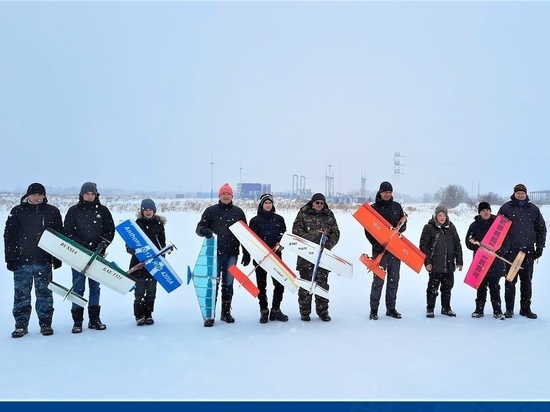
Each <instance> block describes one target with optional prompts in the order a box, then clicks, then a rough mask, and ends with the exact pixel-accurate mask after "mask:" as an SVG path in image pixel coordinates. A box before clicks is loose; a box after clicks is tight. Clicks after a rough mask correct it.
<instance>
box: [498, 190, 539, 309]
mask: <svg viewBox="0 0 550 412" xmlns="http://www.w3.org/2000/svg"><path fill="white" fill-rule="evenodd" d="M498 214H499V215H503V216H505V217H507V218H508V219H510V220H511V221H512V225H511V226H510V230H509V231H508V239H510V247H509V250H508V252H507V254H506V258H507V260H509V261H513V260H514V258H515V257H516V255H517V254H518V252H519V251H522V252H524V253H525V259H524V260H523V263H522V264H521V266H522V269H520V270H519V272H518V275H517V276H516V277H515V278H514V280H513V281H512V282H509V281H506V282H505V283H504V301H505V303H506V312H504V316H506V317H507V318H512V317H514V304H515V299H516V283H517V282H518V278H519V281H520V288H519V292H520V309H519V314H520V315H521V316H525V317H527V318H529V319H536V318H537V314H536V313H533V311H532V310H531V297H532V295H533V269H534V263H535V260H537V259H538V258H540V257H541V256H542V251H543V250H544V247H545V246H546V223H545V222H544V218H543V217H542V213H541V212H540V209H539V208H538V207H537V206H535V205H534V204H533V203H531V202H530V201H529V196H527V187H526V186H525V185H524V184H522V183H519V184H517V185H515V186H514V194H513V195H512V196H510V200H509V201H508V202H506V203H504V204H503V205H502V206H501V207H500V209H499V211H498Z"/></svg>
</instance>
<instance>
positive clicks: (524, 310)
mask: <svg viewBox="0 0 550 412" xmlns="http://www.w3.org/2000/svg"><path fill="white" fill-rule="evenodd" d="M519 314H520V316H525V317H526V318H529V319H536V318H537V314H536V313H533V312H531V302H528V301H522V302H521V307H520V310H519Z"/></svg>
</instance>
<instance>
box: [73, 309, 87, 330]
mask: <svg viewBox="0 0 550 412" xmlns="http://www.w3.org/2000/svg"><path fill="white" fill-rule="evenodd" d="M71 315H72V316H73V322H74V324H73V329H72V330H71V332H72V333H81V332H82V322H83V321H84V308H82V307H80V306H79V307H78V308H76V309H72V310H71Z"/></svg>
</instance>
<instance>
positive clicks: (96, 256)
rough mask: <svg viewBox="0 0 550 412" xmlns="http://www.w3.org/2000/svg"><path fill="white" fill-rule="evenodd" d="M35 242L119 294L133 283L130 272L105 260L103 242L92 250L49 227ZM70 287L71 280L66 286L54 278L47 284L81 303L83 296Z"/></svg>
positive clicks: (123, 292) (84, 302)
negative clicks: (53, 280) (54, 280)
mask: <svg viewBox="0 0 550 412" xmlns="http://www.w3.org/2000/svg"><path fill="white" fill-rule="evenodd" d="M38 246H39V247H40V248H42V249H43V250H45V251H46V252H48V253H49V254H50V255H52V256H55V257H56V258H58V259H59V260H61V261H63V262H64V263H66V264H67V265H69V266H70V267H72V268H73V269H75V270H77V271H78V272H80V273H81V276H88V277H89V278H91V279H93V280H95V281H96V282H99V283H101V284H102V285H105V286H107V287H109V288H110V289H113V290H114V291H116V292H118V293H120V294H122V295H124V294H126V293H128V292H129V291H130V290H132V289H133V288H134V286H135V279H134V278H133V277H132V276H129V275H128V274H127V273H126V272H125V271H124V270H122V269H121V268H120V267H118V265H117V264H116V263H114V262H108V261H107V260H105V258H103V257H102V256H101V252H102V251H103V249H104V245H100V247H98V248H97V249H96V250H95V251H94V252H92V251H90V250H88V249H86V248H85V247H84V246H81V245H80V244H78V243H76V242H75V241H74V240H71V239H69V238H68V237H66V236H63V235H62V234H61V233H58V232H56V231H55V230H53V229H50V228H48V229H46V230H45V231H44V232H43V233H42V236H41V237H40V240H39V242H38ZM73 287H74V284H73V286H71V288H70V289H68V288H65V287H64V286H61V285H59V284H57V283H55V282H52V283H51V284H50V285H48V288H49V289H50V290H52V291H53V292H55V293H58V294H60V295H62V296H63V297H64V298H65V299H68V300H69V301H71V302H73V303H76V304H77V305H80V306H82V307H84V306H85V305H86V303H87V301H86V299H84V298H83V297H82V296H80V295H78V294H77V293H75V292H74V291H73V290H72V289H73Z"/></svg>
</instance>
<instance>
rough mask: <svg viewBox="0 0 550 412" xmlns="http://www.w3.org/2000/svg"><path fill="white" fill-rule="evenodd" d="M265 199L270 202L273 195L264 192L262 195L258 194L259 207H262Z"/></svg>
mask: <svg viewBox="0 0 550 412" xmlns="http://www.w3.org/2000/svg"><path fill="white" fill-rule="evenodd" d="M266 200H269V201H270V202H271V203H274V202H273V196H271V195H270V194H269V193H265V194H263V195H262V196H260V207H262V208H263V207H264V203H265V201H266Z"/></svg>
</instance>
